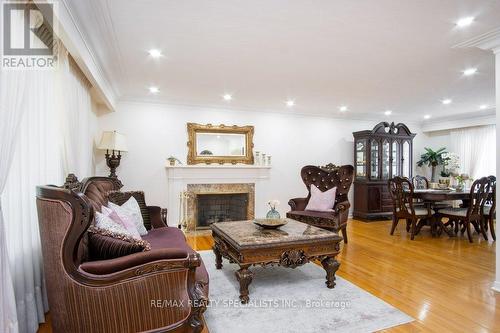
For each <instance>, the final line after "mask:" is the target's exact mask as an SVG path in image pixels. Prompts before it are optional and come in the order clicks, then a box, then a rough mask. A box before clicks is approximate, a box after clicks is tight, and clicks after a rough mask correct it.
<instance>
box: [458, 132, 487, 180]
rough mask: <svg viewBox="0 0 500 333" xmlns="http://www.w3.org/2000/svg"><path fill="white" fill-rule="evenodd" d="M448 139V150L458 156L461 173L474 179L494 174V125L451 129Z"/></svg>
mask: <svg viewBox="0 0 500 333" xmlns="http://www.w3.org/2000/svg"><path fill="white" fill-rule="evenodd" d="M450 141H451V144H450V149H449V151H451V152H454V153H457V154H458V155H459V156H460V167H461V170H460V172H461V173H466V174H468V175H470V176H471V177H472V178H474V179H478V178H481V177H484V176H489V175H494V174H495V170H496V169H495V168H496V130H495V125H490V126H479V127H469V128H462V129H457V130H453V131H451V133H450Z"/></svg>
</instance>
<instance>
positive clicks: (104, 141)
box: [98, 131, 127, 178]
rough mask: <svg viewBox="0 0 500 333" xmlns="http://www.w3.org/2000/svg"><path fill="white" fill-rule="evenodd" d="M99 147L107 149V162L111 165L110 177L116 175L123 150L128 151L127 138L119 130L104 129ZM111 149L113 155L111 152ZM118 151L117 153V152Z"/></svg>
mask: <svg viewBox="0 0 500 333" xmlns="http://www.w3.org/2000/svg"><path fill="white" fill-rule="evenodd" d="M98 149H101V150H106V155H105V156H106V164H107V166H108V167H109V171H110V174H109V177H111V178H118V177H117V176H116V168H117V167H118V166H119V165H120V159H121V158H122V155H121V152H124V151H127V139H126V137H125V135H123V134H121V133H118V132H117V131H104V132H103V133H102V137H101V143H100V144H99V147H98ZM110 151H111V155H110V154H109V152H110ZM116 153H117V154H116Z"/></svg>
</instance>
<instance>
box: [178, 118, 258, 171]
mask: <svg viewBox="0 0 500 333" xmlns="http://www.w3.org/2000/svg"><path fill="white" fill-rule="evenodd" d="M187 131H188V143H187V144H188V157H187V163H188V164H199V163H206V164H211V163H219V164H224V163H231V164H237V163H243V164H253V163H254V161H253V131H254V129H253V126H236V125H233V126H226V125H218V126H214V125H212V124H207V125H200V124H195V123H188V124H187Z"/></svg>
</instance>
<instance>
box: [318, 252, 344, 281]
mask: <svg viewBox="0 0 500 333" xmlns="http://www.w3.org/2000/svg"><path fill="white" fill-rule="evenodd" d="M321 265H323V268H324V269H325V271H326V282H325V283H326V286H327V287H328V288H330V289H331V288H333V287H335V273H336V272H337V270H338V269H339V267H340V263H339V262H338V261H337V260H336V259H335V258H331V257H326V258H325V259H323V260H322V261H321Z"/></svg>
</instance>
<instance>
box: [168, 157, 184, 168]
mask: <svg viewBox="0 0 500 333" xmlns="http://www.w3.org/2000/svg"><path fill="white" fill-rule="evenodd" d="M167 160H168V163H169V164H170V166H174V165H175V162H177V163H178V164H179V165H182V162H181V161H180V160H179V159H178V158H177V157H174V156H170V157H168V158H167Z"/></svg>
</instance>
